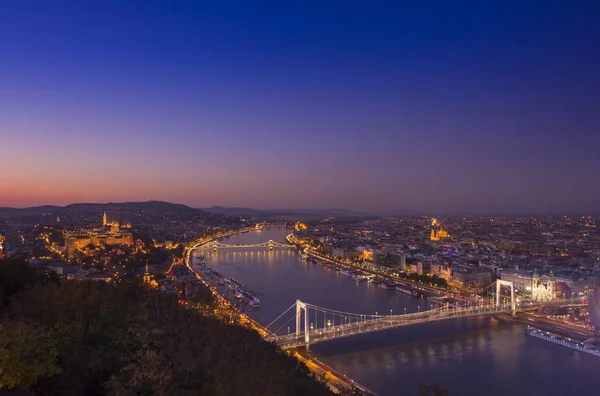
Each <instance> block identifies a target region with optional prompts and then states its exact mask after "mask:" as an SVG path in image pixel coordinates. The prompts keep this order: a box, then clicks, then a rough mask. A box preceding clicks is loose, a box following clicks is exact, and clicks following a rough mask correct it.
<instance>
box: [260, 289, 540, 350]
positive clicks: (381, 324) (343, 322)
mask: <svg viewBox="0 0 600 396" xmlns="http://www.w3.org/2000/svg"><path fill="white" fill-rule="evenodd" d="M501 286H509V287H510V298H509V299H510V302H509V303H505V304H501V298H500V297H501V296H500V290H501ZM495 301H496V303H489V304H480V305H476V306H467V307H443V308H437V309H432V310H429V311H423V312H418V313H410V314H403V315H392V314H390V315H378V314H375V315H371V314H357V313H350V312H343V311H338V310H333V309H329V308H323V307H319V306H316V305H313V304H308V303H305V302H302V301H300V300H297V301H296V303H295V304H293V305H292V306H290V307H289V308H288V309H287V310H286V311H285V312H284V313H282V314H281V315H279V317H278V318H277V319H275V320H274V321H273V322H271V324H269V325H268V326H267V329H268V328H269V327H271V326H273V325H274V324H275V323H277V322H279V321H280V319H282V318H283V319H285V318H286V314H287V316H288V317H289V316H291V317H290V318H289V319H288V320H287V321H286V322H284V323H283V325H281V326H280V327H279V328H278V329H277V330H274V331H272V335H269V336H267V337H265V339H266V340H267V341H271V342H274V343H276V344H277V345H279V346H280V347H281V348H283V349H288V348H295V347H299V346H305V345H309V344H316V343H319V342H324V341H330V340H335V339H338V338H344V337H350V336H353V335H358V334H366V333H372V332H375V331H381V330H388V329H394V328H397V327H404V326H411V325H418V324H423V323H431V322H440V321H443V320H450V319H460V318H468V317H473V316H484V315H493V314H500V313H515V312H517V311H525V310H531V309H532V307H531V306H529V305H528V306H523V307H519V308H517V307H516V304H515V299H514V289H513V285H512V283H510V282H505V281H504V282H503V281H498V283H497V284H496V299H495ZM294 307H296V309H295V312H294V311H293V310H292V309H293V308H294ZM290 311H292V312H290ZM279 323H281V322H279ZM294 324H295V326H294V330H295V331H292V332H290V328H291V326H292V325H294ZM286 326H287V334H284V335H279V332H280V330H281V329H283V328H285V327H286ZM273 327H274V326H273Z"/></svg>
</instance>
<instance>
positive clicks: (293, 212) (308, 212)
mask: <svg viewBox="0 0 600 396" xmlns="http://www.w3.org/2000/svg"><path fill="white" fill-rule="evenodd" d="M200 209H201V210H203V211H205V212H209V213H220V214H224V215H228V216H245V217H254V218H274V217H328V216H335V217H368V216H370V215H369V214H365V213H361V212H356V211H353V210H348V209H252V208H225V207H222V206H212V207H210V208H200Z"/></svg>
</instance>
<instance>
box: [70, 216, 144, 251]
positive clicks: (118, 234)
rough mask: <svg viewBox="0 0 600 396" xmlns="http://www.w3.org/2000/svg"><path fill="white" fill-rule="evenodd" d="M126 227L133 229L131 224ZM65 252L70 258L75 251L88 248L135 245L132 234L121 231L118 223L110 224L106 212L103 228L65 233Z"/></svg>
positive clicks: (103, 218)
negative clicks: (89, 246)
mask: <svg viewBox="0 0 600 396" xmlns="http://www.w3.org/2000/svg"><path fill="white" fill-rule="evenodd" d="M126 227H131V226H130V225H129V224H127V225H126ZM63 234H64V238H65V250H66V252H67V255H68V256H69V257H72V256H73V252H74V251H75V250H83V249H84V248H85V247H86V246H88V245H92V246H99V245H102V244H104V245H124V246H131V245H132V244H133V235H132V234H131V232H128V231H123V230H121V226H120V225H119V223H118V222H116V221H115V222H109V221H108V219H107V216H106V212H104V216H103V217H102V228H95V229H90V230H76V231H64V233H63Z"/></svg>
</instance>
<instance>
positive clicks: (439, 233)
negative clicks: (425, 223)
mask: <svg viewBox="0 0 600 396" xmlns="http://www.w3.org/2000/svg"><path fill="white" fill-rule="evenodd" d="M429 238H430V239H431V240H432V241H440V240H442V239H447V238H450V234H448V231H446V230H445V229H444V228H443V227H442V226H441V225H440V223H439V222H438V221H437V220H436V219H431V235H430V236H429Z"/></svg>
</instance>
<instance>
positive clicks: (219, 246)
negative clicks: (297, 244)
mask: <svg viewBox="0 0 600 396" xmlns="http://www.w3.org/2000/svg"><path fill="white" fill-rule="evenodd" d="M200 248H211V249H212V250H218V249H249V248H268V249H269V250H273V249H274V248H294V245H289V244H287V243H280V242H274V241H273V240H270V241H268V242H262V243H254V244H247V245H229V244H226V243H221V242H218V241H214V242H212V243H207V244H206V245H204V246H200Z"/></svg>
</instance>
